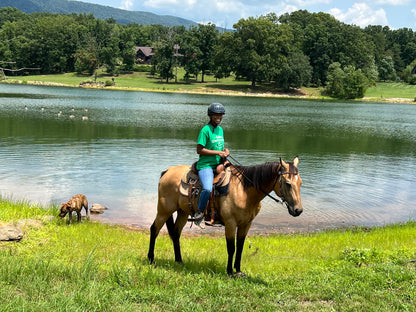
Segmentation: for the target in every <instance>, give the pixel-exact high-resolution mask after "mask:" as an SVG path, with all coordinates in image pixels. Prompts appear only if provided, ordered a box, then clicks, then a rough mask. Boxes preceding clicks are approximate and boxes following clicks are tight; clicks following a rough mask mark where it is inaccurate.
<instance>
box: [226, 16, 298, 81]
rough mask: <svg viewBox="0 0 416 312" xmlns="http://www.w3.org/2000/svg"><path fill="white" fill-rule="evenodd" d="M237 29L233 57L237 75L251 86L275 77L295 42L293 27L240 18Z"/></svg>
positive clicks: (264, 19) (266, 20) (264, 20)
mask: <svg viewBox="0 0 416 312" xmlns="http://www.w3.org/2000/svg"><path fill="white" fill-rule="evenodd" d="M234 28H235V29H236V32H235V33H233V42H232V44H233V46H232V47H231V49H232V50H233V53H232V55H231V57H233V58H234V62H233V71H234V72H235V74H236V75H237V76H240V77H245V78H247V79H248V80H249V81H251V86H252V87H255V86H256V82H261V81H270V80H271V79H272V78H274V77H276V76H277V75H278V73H279V70H280V66H281V64H282V63H283V61H284V58H285V56H287V55H288V53H289V51H290V46H291V43H292V42H293V40H292V39H293V35H292V33H291V31H290V28H289V27H288V26H286V25H279V24H277V23H274V22H273V21H272V20H271V19H270V18H268V17H267V16H262V17H260V18H257V19H254V18H252V17H250V18H248V19H247V20H245V19H241V20H240V21H239V22H238V23H237V24H235V25H234Z"/></svg>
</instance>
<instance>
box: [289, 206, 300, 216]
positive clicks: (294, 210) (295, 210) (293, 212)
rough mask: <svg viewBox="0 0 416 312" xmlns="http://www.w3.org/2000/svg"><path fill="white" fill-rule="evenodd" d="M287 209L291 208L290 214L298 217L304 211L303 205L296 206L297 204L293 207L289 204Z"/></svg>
mask: <svg viewBox="0 0 416 312" xmlns="http://www.w3.org/2000/svg"><path fill="white" fill-rule="evenodd" d="M287 209H288V210H289V214H290V215H291V216H292V217H298V216H300V214H301V213H302V212H303V208H302V207H296V206H295V207H293V206H289V205H288V207H287Z"/></svg>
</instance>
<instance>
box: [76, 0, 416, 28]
mask: <svg viewBox="0 0 416 312" xmlns="http://www.w3.org/2000/svg"><path fill="white" fill-rule="evenodd" d="M82 2H89V3H96V4H102V5H108V6H112V7H115V8H121V9H125V10H130V11H146V12H152V13H155V14H159V15H173V16H178V17H182V18H186V19H189V20H192V21H194V22H198V23H208V22H212V23H214V24H216V25H217V26H221V27H226V28H232V25H233V24H234V23H236V22H238V20H239V19H241V18H248V17H250V16H253V17H258V16H260V15H263V14H267V13H269V12H274V13H276V14H277V15H281V14H283V13H290V12H293V11H296V10H308V11H309V12H325V13H329V14H331V15H333V16H334V17H335V18H337V19H338V20H339V21H342V22H344V23H347V24H354V25H357V26H361V27H365V26H367V25H383V26H389V27H390V28H392V29H398V28H404V27H407V28H412V29H413V30H416V0H356V1H350V0H280V1H273V0H82Z"/></svg>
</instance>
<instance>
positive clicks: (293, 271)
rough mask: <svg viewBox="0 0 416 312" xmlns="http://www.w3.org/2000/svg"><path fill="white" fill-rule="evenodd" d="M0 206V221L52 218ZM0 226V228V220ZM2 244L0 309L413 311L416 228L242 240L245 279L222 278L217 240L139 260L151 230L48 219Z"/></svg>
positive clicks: (25, 207) (193, 239)
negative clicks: (178, 259) (179, 257)
mask: <svg viewBox="0 0 416 312" xmlns="http://www.w3.org/2000/svg"><path fill="white" fill-rule="evenodd" d="M57 213H58V208H57V207H48V208H42V207H37V206H31V205H30V204H29V203H25V202H13V201H10V200H7V199H0V220H1V221H2V222H15V221H16V220H18V219H27V218H41V217H42V216H46V215H57ZM0 224H1V222H0ZM24 231H25V236H24V238H23V239H22V240H21V241H20V242H0V267H1V270H0V298H1V300H0V311H123V312H124V311H238V312H242V311H377V312H378V311H413V310H414V307H415V306H416V263H415V262H413V261H412V260H414V259H415V258H416V224H415V223H414V222H409V223H407V224H402V225H393V226H386V227H382V228H372V229H355V228H354V229H347V230H339V231H328V232H322V233H303V234H295V235H294V234H292V235H283V234H275V235H268V236H250V237H249V238H248V240H247V241H246V246H245V252H244V253H243V260H242V269H243V270H244V271H245V272H246V273H247V277H246V278H239V279H230V278H228V276H227V275H226V270H225V266H226V257H227V256H226V246H225V239H224V238H223V237H217V236H211V235H203V236H190V235H187V236H184V237H183V238H182V250H183V258H184V264H183V265H180V264H177V263H175V262H174V255H173V248H172V244H171V242H170V239H169V237H168V236H167V235H166V234H164V233H162V234H161V235H160V237H159V238H158V240H157V242H156V250H155V252H156V254H155V256H156V265H149V264H148V261H147V259H146V254H147V247H148V239H149V233H148V231H147V230H143V231H138V230H132V229H128V228H126V227H120V226H111V225H106V224H100V223H95V222H89V221H87V220H84V221H83V222H82V223H80V224H77V223H76V224H73V225H72V226H68V225H67V224H66V221H64V220H60V219H59V220H54V221H52V222H49V223H46V224H45V225H44V226H43V227H41V228H30V227H26V228H25V229H24Z"/></svg>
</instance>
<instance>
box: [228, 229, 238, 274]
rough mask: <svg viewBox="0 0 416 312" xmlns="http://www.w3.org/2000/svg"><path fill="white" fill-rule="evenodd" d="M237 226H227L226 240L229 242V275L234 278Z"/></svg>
mask: <svg viewBox="0 0 416 312" xmlns="http://www.w3.org/2000/svg"><path fill="white" fill-rule="evenodd" d="M235 229H236V227H235V226H227V225H226V226H225V239H226V241H227V253H228V262H227V274H228V275H229V276H233V275H234V272H233V258H234V252H235Z"/></svg>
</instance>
